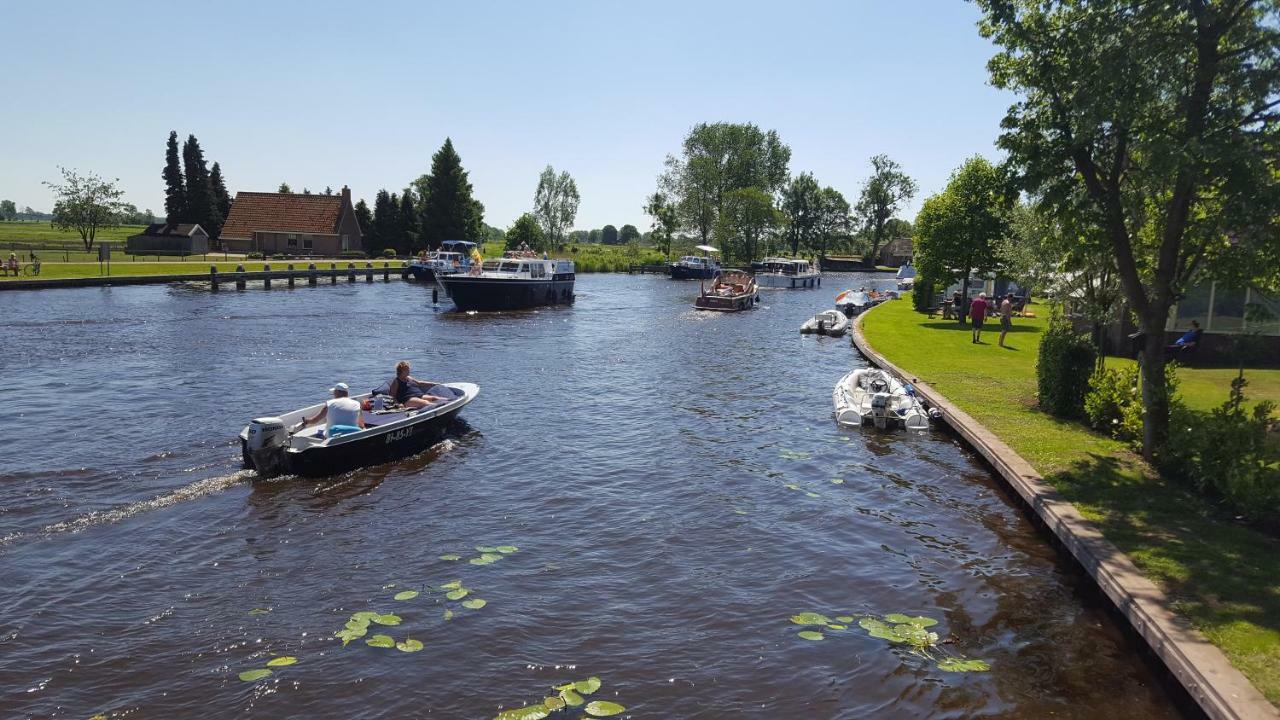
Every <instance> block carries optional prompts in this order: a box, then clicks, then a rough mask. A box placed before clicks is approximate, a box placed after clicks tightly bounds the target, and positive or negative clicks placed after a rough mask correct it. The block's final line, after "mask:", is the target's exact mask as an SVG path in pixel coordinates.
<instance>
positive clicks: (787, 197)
mask: <svg viewBox="0 0 1280 720" xmlns="http://www.w3.org/2000/svg"><path fill="white" fill-rule="evenodd" d="M781 205H782V207H781V210H782V214H783V217H784V218H785V221H786V228H787V230H786V241H787V244H788V245H789V246H790V247H791V254H792V255H796V254H798V253H799V252H800V248H801V247H809V246H810V245H811V244H812V242H813V237H814V236H815V235H816V234H817V228H818V216H819V214H820V213H821V205H822V188H821V187H820V186H819V185H818V181H817V180H814V179H813V173H809V172H802V173H800V174H799V175H797V176H795V177H794V178H792V179H791V182H789V183H787V184H786V185H785V186H784V187H783V188H782V202H781ZM846 205H847V203H846Z"/></svg>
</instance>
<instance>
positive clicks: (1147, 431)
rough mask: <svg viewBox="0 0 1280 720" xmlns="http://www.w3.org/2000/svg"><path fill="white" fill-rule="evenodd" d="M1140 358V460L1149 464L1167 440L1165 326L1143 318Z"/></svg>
mask: <svg viewBox="0 0 1280 720" xmlns="http://www.w3.org/2000/svg"><path fill="white" fill-rule="evenodd" d="M1142 325H1143V329H1142V331H1143V333H1144V337H1143V342H1142V357H1141V358H1139V365H1140V366H1141V371H1142V407H1143V410H1144V412H1143V413H1142V457H1144V458H1146V460H1147V461H1148V462H1150V461H1152V460H1154V459H1155V456H1156V453H1157V452H1158V451H1159V450H1160V448H1162V447H1163V446H1164V443H1165V440H1166V439H1167V438H1168V437H1169V388H1168V387H1167V386H1166V385H1165V382H1164V380H1165V378H1164V366H1165V360H1164V326H1163V323H1153V322H1151V318H1143V323H1142Z"/></svg>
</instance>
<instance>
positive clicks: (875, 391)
mask: <svg viewBox="0 0 1280 720" xmlns="http://www.w3.org/2000/svg"><path fill="white" fill-rule="evenodd" d="M831 398H832V400H833V401H834V402H835V406H836V422H838V423H840V424H841V425H845V426H849V427H861V426H862V425H863V424H864V423H866V422H868V421H869V422H871V423H872V424H874V425H875V426H876V427H877V428H878V429H880V430H884V429H886V428H891V427H893V428H896V427H904V428H906V429H908V430H928V429H929V420H930V419H931V418H932V417H933V416H934V413H933V412H931V411H930V410H928V409H926V408H925V406H924V404H923V403H921V402H920V398H918V397H916V395H915V392H914V391H913V390H912V389H911V387H910V386H909V385H903V384H902V383H901V382H899V381H898V379H897V378H895V377H893V376H892V375H890V374H889V373H887V372H885V371H883V370H877V369H875V368H860V369H858V370H854V371H853V372H851V373H849V374H848V375H845V376H844V377H842V378H840V382H838V383H836V387H835V390H833V391H832V393H831Z"/></svg>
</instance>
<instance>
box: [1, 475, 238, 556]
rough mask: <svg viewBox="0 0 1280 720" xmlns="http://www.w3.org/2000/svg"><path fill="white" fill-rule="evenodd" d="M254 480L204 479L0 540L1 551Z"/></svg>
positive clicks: (200, 496)
mask: <svg viewBox="0 0 1280 720" xmlns="http://www.w3.org/2000/svg"><path fill="white" fill-rule="evenodd" d="M253 476H254V472H253V471H252V470H238V471H236V472H234V473H231V474H230V475H222V476H219V477H211V478H205V479H204V480H199V481H197V482H193V483H191V484H190V485H184V486H183V487H180V488H178V489H177V490H174V491H173V492H169V493H165V494H164V495H157V496H156V497H153V498H150V499H147V500H141V501H139V502H135V503H130V504H128V505H122V506H120V507H115V508H111V509H109V510H95V511H94V512H91V513H86V514H84V515H81V516H79V517H77V518H73V519H71V520H64V521H62V522H57V523H53V524H52V525H46V526H44V527H43V528H41V529H40V530H38V531H36V532H30V533H23V532H16V533H12V534H10V535H6V536H4V537H2V538H0V547H5V546H8V545H11V544H13V543H14V542H17V541H18V540H22V539H25V538H29V537H44V536H49V535H59V534H62V533H77V532H80V531H82V530H86V529H88V528H91V527H95V526H97V525H107V524H110V523H118V522H120V521H122V520H128V519H129V518H131V517H134V516H135V515H140V514H142V513H144V512H150V511H152V510H160V509H162V508H167V507H170V506H172V505H177V504H178V503H182V502H187V501H188V500H196V499H199V498H202V497H205V496H207V495H213V494H215V493H220V492H222V491H223V490H226V489H228V488H231V487H234V486H236V485H239V484H240V483H242V482H245V481H247V480H248V479H249V478H251V477H253Z"/></svg>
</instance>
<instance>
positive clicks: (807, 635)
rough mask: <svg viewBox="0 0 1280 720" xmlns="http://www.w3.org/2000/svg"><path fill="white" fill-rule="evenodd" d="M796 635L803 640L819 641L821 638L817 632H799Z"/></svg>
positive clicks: (820, 634)
mask: <svg viewBox="0 0 1280 720" xmlns="http://www.w3.org/2000/svg"><path fill="white" fill-rule="evenodd" d="M796 635H799V636H800V637H802V638H804V639H805V640H821V639H822V638H823V635H822V633H820V632H818V631H817V630H801V631H800V632H798V633H796Z"/></svg>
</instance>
